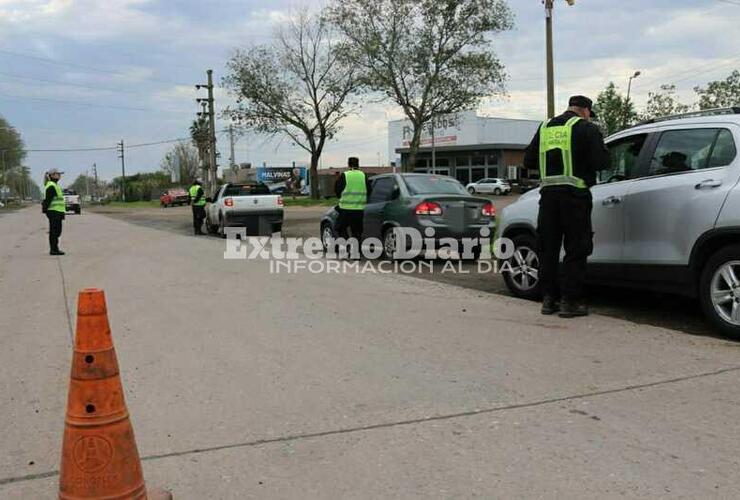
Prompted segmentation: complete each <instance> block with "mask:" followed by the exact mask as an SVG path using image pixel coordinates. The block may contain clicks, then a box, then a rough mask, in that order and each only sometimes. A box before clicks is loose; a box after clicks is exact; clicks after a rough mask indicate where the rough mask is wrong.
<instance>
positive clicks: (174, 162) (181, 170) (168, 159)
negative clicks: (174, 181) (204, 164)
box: [160, 142, 200, 185]
mask: <svg viewBox="0 0 740 500" xmlns="http://www.w3.org/2000/svg"><path fill="white" fill-rule="evenodd" d="M199 157H200V155H199V153H198V150H197V149H196V148H195V147H193V146H192V145H190V144H188V143H186V142H178V143H177V144H175V146H174V147H173V148H172V149H171V150H170V151H169V152H168V153H167V154H166V155H165V156H164V158H162V162H161V163H160V167H161V169H162V170H163V171H164V172H167V173H168V174H170V176H171V175H172V173H176V177H177V178H178V179H180V181H179V182H180V183H181V184H184V185H188V184H191V183H192V182H193V181H194V180H195V179H197V178H198V176H199V174H200V172H199V167H200V163H199V161H198V159H199Z"/></svg>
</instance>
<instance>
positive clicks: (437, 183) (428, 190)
mask: <svg viewBox="0 0 740 500" xmlns="http://www.w3.org/2000/svg"><path fill="white" fill-rule="evenodd" d="M403 180H404V181H405V182H406V187H407V188H408V190H409V193H411V195H417V194H464V195H467V194H468V192H467V191H466V190H465V187H463V185H462V184H460V183H459V182H458V181H456V180H455V179H452V178H450V177H438V176H436V175H419V176H416V175H410V176H408V177H404V178H403Z"/></svg>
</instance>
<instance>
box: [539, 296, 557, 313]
mask: <svg viewBox="0 0 740 500" xmlns="http://www.w3.org/2000/svg"><path fill="white" fill-rule="evenodd" d="M559 310H560V304H559V303H558V301H557V300H555V299H554V298H553V297H552V296H550V295H545V296H544V297H543V298H542V309H541V311H540V312H541V313H542V314H544V315H546V316H549V315H551V314H555V313H556V312H558V311H559Z"/></svg>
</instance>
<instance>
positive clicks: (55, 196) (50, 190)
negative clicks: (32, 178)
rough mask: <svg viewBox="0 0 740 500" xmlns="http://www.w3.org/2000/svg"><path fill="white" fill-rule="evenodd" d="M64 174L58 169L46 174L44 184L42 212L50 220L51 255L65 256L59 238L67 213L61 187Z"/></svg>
mask: <svg viewBox="0 0 740 500" xmlns="http://www.w3.org/2000/svg"><path fill="white" fill-rule="evenodd" d="M62 173H63V172H60V171H59V170H57V169H56V168H52V169H51V170H49V171H48V172H46V176H45V181H46V182H45V183H44V199H43V201H42V202H41V211H42V212H43V213H44V214H46V218H47V219H49V255H64V252H62V251H61V250H59V237H60V236H61V235H62V221H63V220H64V217H65V215H64V214H65V213H66V211H67V208H66V203H65V201H64V193H63V192H62V188H61V187H59V179H60V178H61V177H62Z"/></svg>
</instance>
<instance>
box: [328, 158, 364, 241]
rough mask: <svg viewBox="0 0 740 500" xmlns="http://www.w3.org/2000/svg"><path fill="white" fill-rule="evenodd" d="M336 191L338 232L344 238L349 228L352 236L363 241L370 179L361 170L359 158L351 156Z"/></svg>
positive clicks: (335, 187) (347, 235)
mask: <svg viewBox="0 0 740 500" xmlns="http://www.w3.org/2000/svg"><path fill="white" fill-rule="evenodd" d="M334 192H335V194H336V195H337V198H339V207H338V212H339V218H338V220H337V233H338V234H339V236H340V237H342V238H348V237H349V234H348V232H347V229H349V230H350V231H352V237H353V238H357V241H358V242H360V243H362V232H363V230H364V228H363V217H364V214H365V211H364V210H365V205H367V197H368V193H369V192H370V181H369V179H368V177H367V176H366V175H365V172H363V171H362V170H360V159H359V158H357V157H355V156H350V157H349V158H348V159H347V170H346V171H344V172H342V175H340V176H339V178H338V179H337V182H336V183H335V184H334Z"/></svg>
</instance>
